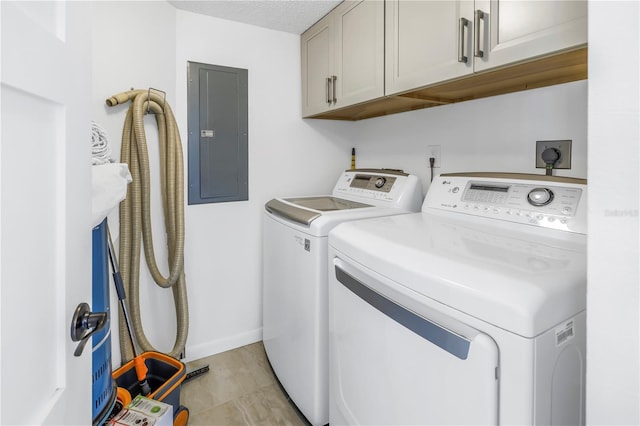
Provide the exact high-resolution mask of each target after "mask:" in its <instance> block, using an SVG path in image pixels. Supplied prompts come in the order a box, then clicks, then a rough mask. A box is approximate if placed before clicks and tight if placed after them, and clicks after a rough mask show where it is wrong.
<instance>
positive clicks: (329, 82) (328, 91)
mask: <svg viewBox="0 0 640 426" xmlns="http://www.w3.org/2000/svg"><path fill="white" fill-rule="evenodd" d="M326 83H327V103H328V104H329V105H331V89H330V86H331V77H327V81H326Z"/></svg>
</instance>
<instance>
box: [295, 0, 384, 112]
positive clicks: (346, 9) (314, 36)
mask: <svg viewBox="0 0 640 426" xmlns="http://www.w3.org/2000/svg"><path fill="white" fill-rule="evenodd" d="M301 53H302V64H301V65H302V114H303V116H304V117H308V116H312V115H314V114H318V113H321V112H325V111H329V110H331V109H336V108H342V107H345V106H349V105H354V104H357V103H360V102H365V101H368V100H371V99H375V98H377V97H381V96H383V95H384V2H383V1H379V0H362V1H345V2H343V3H341V4H340V5H338V7H336V8H335V9H334V10H332V11H331V12H330V13H329V14H328V15H327V16H325V17H324V18H323V19H321V20H320V21H318V22H317V23H316V24H315V25H313V26H312V27H311V28H309V29H308V30H307V31H305V33H304V34H302V37H301Z"/></svg>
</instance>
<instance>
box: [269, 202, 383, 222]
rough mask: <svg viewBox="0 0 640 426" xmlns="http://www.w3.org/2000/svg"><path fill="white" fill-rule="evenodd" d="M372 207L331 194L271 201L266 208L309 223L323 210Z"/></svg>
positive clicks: (288, 217)
mask: <svg viewBox="0 0 640 426" xmlns="http://www.w3.org/2000/svg"><path fill="white" fill-rule="evenodd" d="M364 207H372V206H371V205H369V204H364V203H358V202H356V201H350V200H343V199H341V198H336V197H331V196H320V197H297V198H284V199H277V198H274V199H273V200H271V201H269V202H268V203H267V204H266V205H265V209H266V210H267V211H268V212H269V213H272V214H275V215H278V216H282V217H284V218H286V219H289V220H292V221H294V222H297V223H302V224H304V225H309V224H310V223H311V222H313V221H314V220H315V219H317V218H318V217H319V216H320V215H321V214H322V212H327V211H336V210H350V209H359V208H364Z"/></svg>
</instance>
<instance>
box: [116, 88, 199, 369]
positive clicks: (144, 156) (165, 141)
mask: <svg viewBox="0 0 640 426" xmlns="http://www.w3.org/2000/svg"><path fill="white" fill-rule="evenodd" d="M129 101H131V106H130V107H129V110H128V111H127V116H126V118H125V123H124V127H123V130H122V148H121V153H120V157H121V158H120V161H121V162H123V163H127V164H128V165H129V170H130V172H131V176H132V177H133V181H132V183H131V184H130V185H129V187H128V189H127V197H126V199H125V200H124V201H123V202H122V203H121V204H120V246H119V252H120V256H119V257H120V264H119V266H120V273H121V275H122V278H123V281H124V286H125V292H126V294H127V301H128V307H129V313H130V315H131V322H132V328H133V333H134V335H135V341H136V343H137V345H138V347H139V348H140V349H142V350H144V351H156V352H159V351H157V350H156V349H154V348H153V346H152V345H151V343H150V342H149V340H148V339H147V337H146V335H145V333H144V330H143V328H142V319H141V315H140V294H139V293H140V292H139V290H140V248H141V246H140V244H141V237H142V243H143V246H144V254H145V259H146V262H147V266H148V267H149V271H150V273H151V276H152V277H153V279H154V281H155V282H156V284H157V285H158V286H160V287H162V288H171V289H172V291H173V298H174V305H175V310H176V319H177V330H176V340H175V344H174V346H173V349H172V350H171V352H169V353H167V355H169V356H172V357H174V358H181V357H183V354H184V348H185V344H186V340H187V334H188V329H189V309H188V305H187V287H186V281H185V275H184V234H185V231H184V171H183V169H184V163H183V159H182V143H181V141H180V133H179V131H178V125H177V123H176V120H175V118H174V116H173V112H172V111H171V108H170V107H169V104H168V103H166V102H165V99H164V97H163V96H160V95H159V94H158V93H157V92H156V91H154V90H151V89H150V90H129V91H126V92H122V93H119V94H117V95H114V96H112V97H111V98H109V99H107V100H106V103H107V105H109V106H115V105H118V104H123V103H126V102H129ZM146 113H153V114H154V115H155V118H156V123H157V126H158V139H159V153H160V186H161V193H162V206H163V210H164V222H165V227H166V234H167V248H168V265H169V276H168V277H166V278H165V277H164V276H163V275H162V273H161V272H160V271H159V270H158V266H157V262H156V258H155V253H154V249H153V237H152V227H151V213H150V212H151V207H150V201H151V194H150V186H151V182H150V172H149V155H148V150H147V139H146V135H145V130H144V116H145V114H146ZM119 319H120V320H119V333H120V352H121V354H122V360H123V363H124V362H126V361H128V360H130V359H132V358H133V356H134V353H133V350H132V347H131V342H130V339H129V335H128V330H127V326H126V322H125V319H124V317H123V313H122V309H121V308H120V310H119Z"/></svg>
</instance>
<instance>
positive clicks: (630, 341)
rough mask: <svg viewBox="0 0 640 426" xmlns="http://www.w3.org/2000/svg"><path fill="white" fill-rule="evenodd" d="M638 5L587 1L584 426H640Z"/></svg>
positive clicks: (636, 3)
mask: <svg viewBox="0 0 640 426" xmlns="http://www.w3.org/2000/svg"><path fill="white" fill-rule="evenodd" d="M639 20H640V7H639V3H638V2H635V1H634V2H603V1H591V2H589V197H590V199H589V243H588V244H589V257H588V278H589V285H588V300H587V422H588V424H590V425H638V424H640V368H639V366H640V349H639V346H638V344H639V343H638V342H639V337H640V313H639V311H640V309H639V308H640V288H639V278H640V274H639V270H638V268H639V266H638V265H639V262H638V260H639V259H640V251H639V250H638V248H639V245H640V239H639V235H638V195H639V189H640V187H639V185H638V184H639V180H640V173H639V172H638V164H639V160H640V156H639V154H640V150H639V147H638V144H639V143H640V120H639V113H640V111H639V108H638V106H639V104H640V98H639V94H640V93H639V92H640V90H639V84H638V83H639V82H638V79H639V76H640V66H639V56H638V54H639V52H640V43H639V41H640V39H639V36H640V33H639V31H638V25H637V23H638V21H639Z"/></svg>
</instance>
